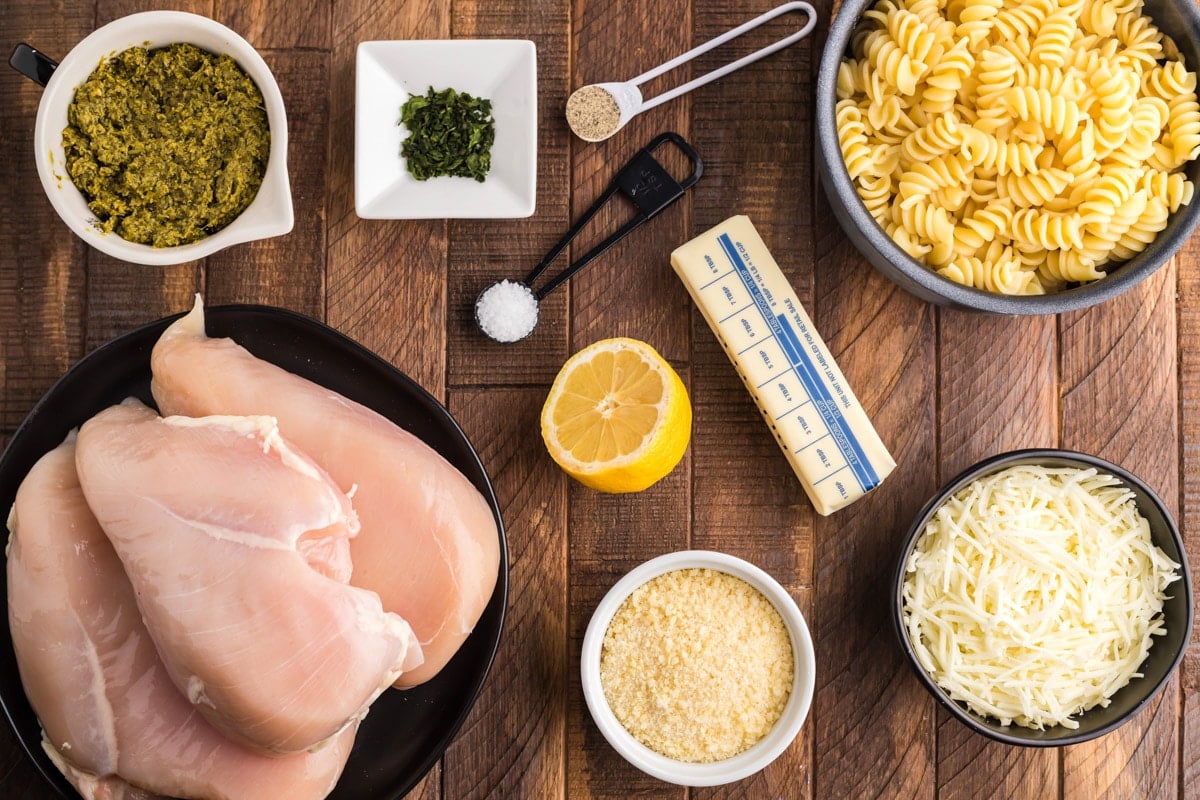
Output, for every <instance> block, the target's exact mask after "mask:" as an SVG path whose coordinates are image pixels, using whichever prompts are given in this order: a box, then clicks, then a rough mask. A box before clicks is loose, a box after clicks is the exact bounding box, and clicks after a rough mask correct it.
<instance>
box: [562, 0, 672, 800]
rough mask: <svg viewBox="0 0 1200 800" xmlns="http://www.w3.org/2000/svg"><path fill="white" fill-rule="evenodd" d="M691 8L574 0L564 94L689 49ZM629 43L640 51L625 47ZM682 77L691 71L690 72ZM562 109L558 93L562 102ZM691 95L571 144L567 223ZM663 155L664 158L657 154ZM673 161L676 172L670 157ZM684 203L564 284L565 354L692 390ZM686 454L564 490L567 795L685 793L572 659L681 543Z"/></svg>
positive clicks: (614, 205)
mask: <svg viewBox="0 0 1200 800" xmlns="http://www.w3.org/2000/svg"><path fill="white" fill-rule="evenodd" d="M690 13H691V4H690V3H678V2H668V1H667V0H639V1H638V2H633V3H623V4H612V3H607V2H588V1H587V0H583V2H578V3H576V4H575V17H574V20H573V29H572V44H573V57H572V60H571V63H572V72H571V87H570V88H571V89H572V90H574V89H576V88H578V87H580V86H583V85H585V84H588V83H593V82H597V81H604V80H623V79H625V78H629V77H632V76H633V75H636V74H638V73H640V72H642V71H644V70H646V69H648V68H650V67H652V66H654V65H656V64H658V63H660V62H661V61H664V60H666V59H667V58H669V57H671V56H672V55H674V54H677V53H682V52H684V51H685V50H687V49H688V48H689V47H690V46H691V44H692V42H691V31H690V30H689V29H688V26H686V25H680V24H678V20H680V19H687V18H688V16H689V15H690ZM631 42H636V45H634V46H632V47H631V46H630V43H631ZM685 75H686V71H685ZM563 102H564V103H565V98H563ZM689 111H690V102H689V101H688V99H687V98H683V99H682V100H681V101H677V102H673V103H667V104H665V105H662V106H659V107H658V108H655V109H653V110H651V111H650V112H647V113H645V114H642V115H641V116H639V117H637V118H635V119H634V120H633V121H632V122H631V123H630V124H629V125H627V126H626V127H625V128H624V129H622V130H621V131H619V132H618V133H617V134H616V135H615V136H613V137H612V138H611V139H609V140H608V141H605V142H600V143H595V144H588V143H584V142H582V141H580V140H578V139H575V138H572V140H571V145H572V158H571V164H572V176H573V180H572V185H573V188H574V194H573V197H572V217H573V218H578V217H579V216H580V215H581V214H582V213H583V211H584V209H586V208H587V207H588V206H590V205H591V203H592V201H593V199H594V198H595V197H597V196H598V195H599V194H600V193H601V192H602V191H603V190H604V189H605V188H606V187H607V186H608V185H609V183H610V182H611V181H612V180H613V177H614V176H615V174H616V172H617V171H618V170H619V169H620V167H621V166H622V165H624V164H625V163H626V162H627V161H628V160H629V159H630V157H632V156H633V154H634V153H635V152H636V151H637V150H639V149H640V148H642V147H643V146H645V145H646V144H647V143H648V142H649V141H650V140H651V139H652V138H654V137H655V136H656V135H658V133H660V132H662V131H664V130H675V131H678V132H679V133H681V134H682V135H683V136H684V137H685V138H687V136H688V135H689V125H688V114H689ZM663 154H664V155H663V159H664V160H665V159H666V156H667V155H668V154H669V151H666V150H664V151H663ZM672 165H673V166H675V167H676V168H678V166H677V164H676V163H675V162H672ZM690 211H691V199H690V198H685V199H684V200H683V201H681V202H678V203H676V204H675V205H674V206H672V207H671V208H669V209H667V210H666V211H664V212H662V213H661V214H660V215H659V216H658V217H656V218H654V219H653V220H651V221H650V222H649V223H648V224H647V225H645V226H643V227H641V228H639V229H637V230H636V231H634V233H633V234H631V235H630V236H628V237H626V239H625V240H624V241H622V242H620V243H619V244H617V245H615V246H614V247H613V248H612V249H611V250H609V251H608V252H607V253H605V254H604V255H603V256H602V257H601V258H599V259H597V260H596V261H595V262H593V263H592V264H591V265H590V266H589V267H588V268H587V269H585V270H583V271H582V272H580V273H579V274H578V275H576V276H575V277H574V278H573V279H572V280H571V282H570V289H569V291H570V301H571V306H570V312H571V320H570V324H571V327H570V349H571V352H575V351H578V350H579V349H581V348H582V347H584V346H585V345H587V344H590V343H591V342H593V341H596V340H598V339H603V338H608V337H612V336H631V337H633V338H636V339H641V340H643V341H646V342H648V343H649V344H650V345H651V346H653V347H655V348H657V349H658V350H659V351H660V352H661V353H662V354H663V355H664V356H665V357H666V358H668V359H670V360H672V361H673V362H674V366H675V367H676V369H677V370H679V372H680V375H681V377H682V378H683V380H684V383H685V384H688V385H690V384H691V375H690V369H688V365H687V364H686V360H687V359H688V358H689V357H690V348H689V342H690V328H691V311H690V306H691V301H690V300H689V299H688V297H687V293H686V291H685V290H684V289H683V287H682V285H681V284H680V283H679V281H678V280H677V279H676V278H675V276H674V274H673V273H672V271H671V269H670V267H669V266H668V264H669V259H670V253H671V250H673V249H674V248H675V247H677V246H678V245H679V244H681V243H682V242H684V241H686V240H687V239H689V238H690V237H691V232H692V230H693V226H692V221H691V213H690ZM632 213H633V212H632V207H631V205H630V204H629V203H627V202H626V201H625V199H624V198H623V197H621V198H616V199H614V201H613V202H610V203H609V204H608V206H606V208H605V209H604V210H603V211H601V212H600V213H599V214H597V215H596V217H595V218H594V219H593V220H592V224H591V225H590V226H589V227H588V228H587V229H585V231H584V232H583V233H582V235H581V236H580V238H579V239H577V241H576V244H575V245H573V246H572V248H571V252H570V255H571V257H572V258H577V257H579V256H580V255H581V254H582V253H583V252H586V249H587V248H590V247H591V246H592V245H593V244H594V243H596V242H598V241H599V240H600V239H602V238H603V237H604V236H605V235H607V234H608V233H609V232H611V231H613V230H615V229H616V228H617V227H618V226H620V225H621V224H623V223H624V222H625V221H626V220H628V219H629V218H630V217H631V216H632ZM690 481H691V455H690V453H689V454H688V455H686V456H685V457H684V461H683V463H682V464H680V466H679V467H677V468H676V469H675V471H674V472H672V473H671V474H670V475H669V476H667V477H666V478H665V479H663V480H662V481H660V482H659V483H658V484H656V485H654V486H652V487H651V488H650V489H647V490H646V491H644V492H640V493H638V494H635V495H621V496H618V495H601V494H599V493H596V492H593V491H591V490H590V489H585V488H583V487H582V486H579V485H577V484H572V485H571V487H570V492H569V495H568V497H569V503H570V506H569V508H570V511H569V515H568V526H569V528H568V529H569V530H570V532H571V540H570V546H571V552H572V553H574V554H588V555H586V556H582V557H576V558H574V559H572V562H571V564H570V574H569V580H570V585H571V586H572V588H573V591H572V592H571V594H570V598H569V600H570V604H569V607H570V625H569V630H568V635H569V639H568V641H569V644H570V649H571V653H572V678H571V683H570V692H569V694H568V697H569V698H570V699H571V702H570V704H569V707H568V737H567V772H568V786H567V790H568V794H569V795H570V796H571V797H578V798H603V797H613V798H616V797H626V796H628V795H629V794H631V793H633V794H637V795H638V796H641V797H647V798H677V797H683V796H684V790H683V789H682V788H680V787H677V786H673V785H670V784H666V783H663V782H661V781H658V780H656V779H654V778H650V777H649V776H647V775H645V774H644V773H642V772H640V771H639V770H637V769H635V768H634V767H632V766H630V765H629V764H628V763H627V762H625V761H624V760H623V759H621V758H620V756H618V755H617V754H616V753H615V751H613V750H612V749H611V748H610V747H609V746H608V744H607V743H606V742H605V741H604V740H603V738H602V737H601V736H600V734H599V731H598V730H597V729H596V727H595V724H594V723H593V722H592V721H591V718H590V717H589V716H588V715H587V710H586V709H585V708H584V707H583V702H582V695H581V692H580V689H579V681H578V653H579V648H580V645H581V643H582V640H583V632H584V629H585V628H586V625H587V621H588V618H589V617H590V615H591V613H592V611H593V609H595V607H596V604H597V603H598V602H599V601H600V598H601V597H602V596H603V594H604V593H605V592H606V591H607V590H608V589H609V588H610V587H611V586H612V584H613V583H615V582H616V580H617V579H618V578H619V577H620V576H621V575H622V574H623V573H624V572H626V571H627V570H629V569H631V568H632V567H634V566H636V565H637V564H638V563H640V562H642V561H644V560H646V559H648V558H651V557H653V556H656V555H660V554H662V553H665V552H669V551H673V550H682V549H685V548H686V547H687V546H688V543H689V534H690V527H691V526H690V510H691V491H690Z"/></svg>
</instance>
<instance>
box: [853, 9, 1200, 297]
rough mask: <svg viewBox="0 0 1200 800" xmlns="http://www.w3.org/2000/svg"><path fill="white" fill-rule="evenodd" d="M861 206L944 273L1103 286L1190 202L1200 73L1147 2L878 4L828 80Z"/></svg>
mask: <svg viewBox="0 0 1200 800" xmlns="http://www.w3.org/2000/svg"><path fill="white" fill-rule="evenodd" d="M837 99H838V102H837V108H836V110H835V119H836V125H837V131H838V139H839V142H840V144H841V151H842V157H843V159H844V161H845V163H846V168H847V172H848V173H849V175H850V178H851V180H852V181H853V182H854V185H855V188H856V190H857V191H858V194H859V197H861V198H862V201H863V203H864V205H865V206H866V208H867V210H868V211H869V212H870V214H871V216H872V217H874V218H875V220H876V221H877V222H878V223H879V225H880V226H881V227H882V228H883V229H884V230H885V231H887V233H888V234H889V235H890V236H891V237H892V238H893V239H894V240H895V241H896V243H897V244H898V245H899V246H900V247H901V249H903V250H904V251H905V252H906V253H908V254H909V255H910V256H912V257H913V258H915V259H917V260H918V261H920V262H921V263H923V264H925V265H927V266H929V267H930V268H931V269H934V270H936V271H937V272H938V273H939V274H941V275H943V276H945V277H947V278H950V279H951V280H954V281H957V282H959V283H962V284H965V285H967V286H973V287H975V288H977V289H983V290H986V291H991V292H999V293H1004V294H1044V293H1048V292H1055V291H1059V290H1061V289H1064V288H1066V287H1068V286H1070V285H1075V284H1079V283H1084V282H1088V281H1094V280H1098V279H1100V278H1102V277H1104V275H1105V272H1106V270H1107V269H1108V268H1110V267H1111V266H1112V265H1113V264H1115V263H1120V262H1122V261H1125V260H1128V259H1130V258H1132V257H1133V256H1135V255H1136V254H1137V253H1139V252H1141V251H1142V250H1144V249H1145V248H1146V246H1147V245H1149V244H1150V242H1152V241H1153V240H1154V238H1155V236H1156V235H1157V234H1158V232H1159V231H1161V230H1162V229H1163V228H1165V227H1166V225H1167V221H1168V219H1169V217H1170V214H1172V213H1174V212H1175V211H1177V210H1178V209H1179V208H1180V207H1181V206H1183V205H1186V204H1188V203H1190V202H1191V200H1192V195H1193V193H1194V186H1193V184H1192V182H1191V181H1190V180H1188V178H1187V177H1186V175H1184V174H1183V172H1182V170H1183V168H1184V166H1185V165H1186V164H1187V163H1188V162H1189V161H1191V160H1193V159H1195V158H1196V157H1197V155H1200V102H1198V101H1197V96H1196V73H1195V72H1191V71H1189V70H1188V68H1187V65H1186V63H1185V62H1184V58H1183V55H1182V54H1181V53H1180V52H1179V50H1178V48H1177V47H1176V46H1175V43H1174V42H1172V41H1171V39H1170V37H1168V36H1166V35H1165V34H1163V33H1162V32H1161V31H1160V30H1159V29H1158V28H1157V27H1156V26H1155V25H1154V22H1153V20H1151V19H1150V18H1149V17H1148V16H1146V15H1145V14H1144V13H1143V8H1142V3H1141V2H1140V0H1068V1H1067V2H1060V1H1059V0H880V2H878V3H876V4H875V6H874V7H873V8H871V9H870V10H868V11H867V12H866V13H865V14H864V15H863V21H862V23H861V24H860V25H859V28H858V29H857V30H856V32H855V34H854V36H853V38H852V39H851V45H850V54H849V57H847V58H846V59H844V60H843V61H842V64H841V68H840V70H839V73H838V78H837Z"/></svg>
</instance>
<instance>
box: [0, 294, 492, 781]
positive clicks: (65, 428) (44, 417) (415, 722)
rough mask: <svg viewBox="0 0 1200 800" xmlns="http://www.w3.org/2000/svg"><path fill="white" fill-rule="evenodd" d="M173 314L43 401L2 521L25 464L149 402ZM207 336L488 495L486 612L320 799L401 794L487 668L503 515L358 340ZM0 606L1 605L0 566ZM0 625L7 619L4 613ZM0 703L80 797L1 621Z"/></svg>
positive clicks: (440, 427)
mask: <svg viewBox="0 0 1200 800" xmlns="http://www.w3.org/2000/svg"><path fill="white" fill-rule="evenodd" d="M179 316H180V315H176V316H174V317H170V318H168V319H163V320H159V321H158V322H154V323H151V324H149V325H147V326H145V327H142V328H139V329H137V330H135V331H133V332H131V333H128V334H126V335H124V336H121V337H120V338H118V339H114V340H113V341H111V342H109V343H108V344H106V345H104V346H102V347H100V348H99V349H97V350H95V351H94V352H92V353H90V354H89V355H87V356H86V357H85V358H83V359H82V360H81V361H80V362H79V363H78V364H76V365H75V366H73V367H72V368H71V369H70V370H68V371H67V373H66V375H64V376H63V377H62V378H61V379H60V380H59V381H58V382H57V383H56V384H55V385H54V386H53V387H52V388H51V389H50V391H49V392H47V393H46V396H45V397H43V398H42V399H41V400H40V401H39V402H38V404H37V405H36V406H34V409H33V411H31V412H30V414H29V416H28V417H27V418H26V419H25V421H24V422H23V423H22V424H21V427H20V428H18V429H17V432H16V434H15V435H14V436H13V438H12V441H11V442H10V443H9V445H8V448H7V449H6V450H5V451H4V455H3V456H0V517H5V516H7V514H8V509H9V508H11V507H12V503H13V499H14V498H15V496H16V493H17V487H18V486H19V485H20V483H21V481H22V480H23V479H24V477H25V475H26V474H27V473H28V472H29V470H30V468H31V467H32V466H33V465H34V463H35V462H36V461H37V460H38V459H39V458H41V457H42V455H44V454H45V453H47V452H48V451H50V450H52V449H53V448H55V447H57V446H58V445H59V444H61V443H62V440H63V439H64V438H65V437H66V435H67V433H68V432H69V431H70V430H71V428H74V427H77V426H79V425H81V424H83V423H84V422H85V421H87V419H88V418H90V417H91V416H92V415H94V414H96V413H97V412H99V411H102V410H103V409H105V408H107V407H108V406H110V405H112V404H114V403H119V402H120V401H121V400H123V399H124V398H126V397H129V396H131V395H132V396H134V397H138V398H140V399H142V400H143V401H145V402H147V403H150V402H152V398H151V396H150V350H151V348H153V347H154V343H155V342H156V341H158V337H159V335H160V334H161V333H162V332H163V330H164V329H165V328H166V327H167V325H169V324H170V323H171V322H172V321H174V320H175V319H178V318H179ZM205 321H206V325H207V329H208V332H209V334H210V335H212V336H218V337H220V336H228V337H232V338H233V339H234V340H235V341H237V342H238V343H239V344H241V345H242V346H243V347H245V348H246V349H247V350H249V351H250V352H252V353H254V354H255V355H256V356H258V357H260V358H263V359H265V360H267V361H270V362H272V363H274V364H277V365H279V366H281V367H283V368H284V369H287V370H290V371H291V372H294V373H296V374H297V375H302V376H304V377H305V378H308V379H309V380H312V381H315V382H317V383H319V384H321V385H322V386H326V387H328V388H330V389H333V390H334V391H337V392H340V393H341V394H343V395H345V396H346V397H349V398H351V399H353V400H357V401H358V402H360V403H362V404H363V405H366V406H368V407H370V408H373V409H374V410H375V411H377V412H379V413H380V414H382V415H384V416H385V417H387V418H388V419H391V420H392V421H394V422H395V423H396V424H398V425H400V426H401V427H403V428H405V429H406V430H408V431H410V432H412V433H413V434H414V435H416V436H417V437H419V438H421V439H422V440H424V441H425V442H426V443H427V444H429V445H430V446H431V447H432V448H433V449H434V450H436V451H437V452H439V453H441V455H442V456H443V457H444V458H446V459H447V460H448V461H449V462H450V463H451V464H453V465H454V466H455V467H457V468H458V469H459V470H460V471H462V472H463V474H465V475H466V476H467V478H468V479H469V480H470V481H471V482H472V483H473V484H474V485H475V487H476V488H477V489H479V491H480V492H482V493H483V496H484V497H485V498H486V499H487V501H488V504H489V505H490V506H491V508H492V513H493V514H494V515H495V517H496V527H497V529H498V530H499V534H500V574H499V578H498V580H497V582H496V590H495V592H493V594H492V598H491V600H490V601H489V602H488V605H487V608H486V609H484V612H483V616H482V617H481V618H480V620H479V622H478V624H477V625H476V626H475V630H474V632H473V633H472V634H471V635H470V636H469V637H467V640H466V642H465V643H464V644H463V646H462V648H461V649H460V650H459V651H458V653H457V654H455V656H454V658H453V659H451V661H450V663H448V664H447V665H446V666H445V667H444V668H443V669H442V671H441V672H440V673H438V675H437V676H436V677H435V678H434V679H433V680H431V681H429V682H427V683H425V684H422V685H421V686H417V687H415V688H413V689H407V690H405V691H397V690H395V689H389V690H387V691H386V692H384V693H383V694H382V695H381V696H380V697H379V699H377V700H376V701H375V703H374V704H373V705H372V706H371V712H370V713H369V714H368V715H367V718H366V719H365V720H364V721H363V723H362V726H361V727H360V728H359V732H358V738H357V739H356V741H355V743H354V750H353V751H352V752H351V753H350V760H349V761H348V762H347V764H346V770H345V772H344V773H343V774H342V779H341V781H340V782H339V783H338V785H337V787H336V788H335V789H334V790H333V793H332V794H330V795H329V800H385V799H386V798H397V797H400V796H402V795H404V794H405V793H407V792H408V791H409V789H411V788H412V787H413V786H414V785H416V783H417V782H418V781H420V780H421V778H422V777H424V775H425V773H427V772H428V771H429V769H430V768H431V767H432V766H433V765H434V764H435V763H436V762H437V760H438V758H440V757H441V755H442V752H443V751H444V750H445V749H446V747H447V746H448V745H449V744H450V740H451V739H453V738H454V734H455V733H456V732H457V731H458V728H459V726H460V725H462V723H463V721H464V720H465V719H466V716H467V712H468V711H469V710H470V708H471V706H472V704H473V703H474V702H475V698H476V696H477V695H478V693H479V689H480V687H481V686H482V685H483V681H484V678H485V677H486V676H487V673H488V670H489V669H490V668H491V664H492V659H493V657H494V656H495V653H496V645H497V643H498V642H499V640H500V630H501V627H502V626H503V622H504V609H505V601H506V598H507V593H508V551H507V544H506V542H505V538H504V525H503V521H502V520H501V518H500V509H499V506H498V505H497V503H496V497H495V494H494V493H493V492H492V487H491V483H490V482H489V481H488V477H487V475H486V474H485V473H484V470H483V465H482V464H481V463H480V462H479V457H478V456H477V455H476V454H475V450H474V449H473V448H472V447H471V444H470V443H469V442H468V441H467V438H466V436H465V435H464V434H463V432H462V429H461V428H459V427H458V423H456V422H455V421H454V419H453V418H452V417H451V416H450V414H449V412H447V411H446V409H445V408H443V407H442V406H441V404H439V403H438V402H437V400H435V399H434V398H433V397H432V396H430V394H429V393H428V392H426V391H425V390H424V389H422V388H421V387H420V386H418V385H417V384H416V383H414V382H413V381H412V380H411V379H409V378H408V377H407V376H405V375H404V374H402V373H401V372H399V371H398V370H396V369H395V368H393V367H392V366H391V365H390V364H388V363H387V362H385V361H383V360H382V359H381V358H379V357H378V356H376V355H375V354H374V353H372V352H370V351H369V350H367V349H366V348H364V347H362V346H361V345H359V344H357V343H356V342H353V341H351V340H350V339H347V338H346V337H345V336H342V335H341V334H340V333H338V332H337V331H334V330H333V329H332V328H329V327H326V326H325V325H322V324H321V323H319V322H316V321H315V320H312V319H310V318H308V317H304V316H301V315H299V314H295V313H293V312H290V311H284V310H281V309H277V308H267V307H265V306H224V307H217V308H210V309H208V310H207V312H206V314H205ZM0 585H2V586H3V592H2V593H0V598H7V597H8V587H7V577H6V573H5V571H4V570H0ZM5 617H7V615H5ZM0 629H2V630H3V633H0V705H2V706H3V708H4V713H5V715H6V716H7V717H8V720H9V722H10V723H11V724H12V727H13V730H15V731H16V734H17V738H18V739H20V741H21V745H22V746H23V747H24V748H25V751H26V752H27V753H28V754H29V757H30V758H31V759H33V762H34V764H36V765H37V768H38V770H39V771H40V772H41V773H42V774H43V775H44V776H45V777H46V780H48V781H49V782H50V783H51V784H52V785H53V786H54V787H55V789H57V790H58V792H59V794H60V795H61V796H62V797H64V798H72V799H73V800H77V798H78V797H79V795H77V794H76V793H75V791H74V789H72V788H71V786H70V784H69V783H67V781H66V779H64V778H63V776H62V775H61V774H60V773H59V772H58V770H57V769H56V768H55V767H54V765H53V764H51V762H50V760H49V758H47V756H46V754H45V753H44V752H43V751H42V747H41V728H40V727H39V726H38V722H37V718H36V717H35V716H34V713H33V710H32V709H31V708H30V707H29V702H28V701H27V700H26V698H25V691H24V689H23V688H22V686H21V679H20V676H19V674H18V672H17V662H16V657H15V656H14V654H13V649H12V639H11V637H10V636H9V632H8V625H0Z"/></svg>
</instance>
